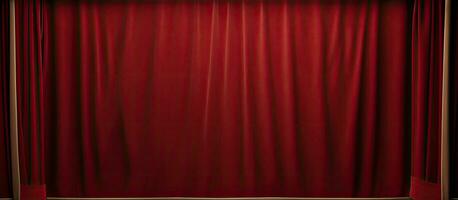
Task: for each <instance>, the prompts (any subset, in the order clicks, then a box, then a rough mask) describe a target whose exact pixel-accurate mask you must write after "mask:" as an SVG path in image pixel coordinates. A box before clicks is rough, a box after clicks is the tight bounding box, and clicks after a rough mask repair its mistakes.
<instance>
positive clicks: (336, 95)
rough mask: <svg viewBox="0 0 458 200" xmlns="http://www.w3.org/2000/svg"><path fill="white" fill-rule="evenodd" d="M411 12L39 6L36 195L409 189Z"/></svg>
mask: <svg viewBox="0 0 458 200" xmlns="http://www.w3.org/2000/svg"><path fill="white" fill-rule="evenodd" d="M410 9H411V6H410V5H409V4H408V3H407V2H406V1H371V2H360V1H173V2H171V1H129V2H122V3H121V2H114V1H111V2H106V1H105V2H104V3H100V2H90V1H81V2H78V3H75V2H72V3H68V2H67V3H65V2H62V1H60V2H57V3H51V4H50V5H49V12H48V14H49V15H48V16H47V17H45V19H44V21H45V26H46V27H45V31H44V37H45V39H44V40H45V42H46V44H45V45H44V48H45V50H44V51H45V54H44V55H45V60H44V63H45V64H44V65H43V71H44V72H43V76H42V77H43V79H42V80H43V82H40V83H43V85H40V87H42V88H45V92H44V93H43V95H44V100H43V102H42V105H43V106H44V107H43V108H42V109H41V110H46V112H45V113H44V119H43V120H41V121H39V122H40V123H41V127H43V128H44V130H45V131H44V132H45V133H47V135H46V160H47V161H46V170H47V173H46V183H47V192H48V195H49V196H79V197H107V196H108V197H110V196H119V197H121V196H124V197H127V196H215V197H216V196H217V197H222V196H306V197H313V196H321V197H323V196H329V197H331V196H332V197H363V196H364V197H378V196H385V197H388V196H407V195H408V190H409V176H410V168H409V166H410V162H409V158H410V156H409V153H410V145H409V143H410V134H409V131H410V130H411V127H410V123H409V122H410V116H411V114H410V110H411V108H410V107H409V105H410V96H409V94H410V88H409V85H410V84H411V82H410V80H411V78H410V77H411V74H410V71H411V69H410V57H409V55H410V46H408V44H410V38H411V35H410V34H411V33H410V26H409V25H410V18H411V13H410ZM24 70H25V69H24ZM34 72H37V71H34ZM27 73H30V72H27ZM35 79H38V78H37V77H35ZM31 83H32V84H33V83H37V82H31ZM34 86H35V87H38V86H37V85H34ZM34 108H38V107H34Z"/></svg>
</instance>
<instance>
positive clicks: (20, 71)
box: [15, 0, 46, 200]
mask: <svg viewBox="0 0 458 200" xmlns="http://www.w3.org/2000/svg"><path fill="white" fill-rule="evenodd" d="M42 4H43V2H42V1H40V0H36V1H30V0H15V5H16V63H17V65H16V71H17V77H16V79H17V95H18V97H17V99H18V102H17V103H18V136H19V163H20V165H19V167H20V173H21V194H20V195H21V199H27V200H28V199H30V200H45V199H46V198H45V197H46V188H45V183H46V182H45V177H44V171H45V168H44V138H43V137H44V131H43V128H44V127H43V124H42V120H43V114H44V112H45V111H44V110H43V109H44V108H43V92H44V91H43V83H42V82H43V57H44V56H43V50H44V46H43V41H44V40H43V5H42Z"/></svg>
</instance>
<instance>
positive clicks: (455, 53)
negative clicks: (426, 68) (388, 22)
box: [449, 1, 458, 198]
mask: <svg viewBox="0 0 458 200" xmlns="http://www.w3.org/2000/svg"><path fill="white" fill-rule="evenodd" d="M451 3H452V9H451V10H452V12H451V17H450V19H451V21H450V25H451V27H450V28H451V29H450V74H449V76H450V94H449V95H450V113H449V114H450V121H449V123H450V130H449V131H450V145H451V146H450V147H451V149H450V192H451V197H454V198H457V197H458V170H457V169H458V20H456V19H458V13H457V12H456V11H457V10H458V2H457V1H451Z"/></svg>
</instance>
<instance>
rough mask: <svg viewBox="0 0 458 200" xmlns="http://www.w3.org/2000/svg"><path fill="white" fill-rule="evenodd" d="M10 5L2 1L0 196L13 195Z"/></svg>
mask: <svg viewBox="0 0 458 200" xmlns="http://www.w3.org/2000/svg"><path fill="white" fill-rule="evenodd" d="M9 9H10V5H9V1H2V2H0V30H1V31H0V32H1V33H0V34H1V38H0V198H6V197H11V182H10V181H11V179H10V173H9V172H10V151H9V149H10V146H9V141H10V138H9V133H10V131H9V125H10V120H9V115H10V113H9V102H10V101H9V81H10V80H9V67H10V62H9V60H10V51H9V49H10V32H9V31H10V28H9V26H10V22H9V21H10V18H9V16H10V12H9Z"/></svg>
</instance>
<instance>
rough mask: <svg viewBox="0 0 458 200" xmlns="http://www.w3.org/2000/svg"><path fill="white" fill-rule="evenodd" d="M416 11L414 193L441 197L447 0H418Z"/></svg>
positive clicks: (417, 197) (419, 197)
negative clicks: (444, 31) (442, 106)
mask: <svg viewBox="0 0 458 200" xmlns="http://www.w3.org/2000/svg"><path fill="white" fill-rule="evenodd" d="M413 10H414V11H413V20H412V22H413V26H412V153H411V154H412V181H411V189H410V195H411V197H412V198H413V199H415V200H423V199H424V200H428V199H430V200H432V199H440V176H441V173H440V169H441V167H440V166H441V160H440V158H441V156H440V149H441V145H440V141H441V140H440V138H441V99H442V92H441V88H442V59H443V35H444V34H443V29H444V26H443V20H444V1H443V0H439V1H437V0H417V1H415V3H414V8H413ZM452 79H453V78H452Z"/></svg>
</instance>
